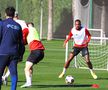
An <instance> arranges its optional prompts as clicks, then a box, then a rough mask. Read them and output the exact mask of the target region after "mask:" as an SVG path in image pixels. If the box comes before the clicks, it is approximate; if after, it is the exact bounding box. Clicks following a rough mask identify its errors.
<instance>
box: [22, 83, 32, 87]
mask: <svg viewBox="0 0 108 90" xmlns="http://www.w3.org/2000/svg"><path fill="white" fill-rule="evenodd" d="M28 87H31V84H29V83H25V84H24V85H22V86H21V88H28Z"/></svg>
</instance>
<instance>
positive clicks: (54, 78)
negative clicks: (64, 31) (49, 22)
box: [2, 40, 108, 90]
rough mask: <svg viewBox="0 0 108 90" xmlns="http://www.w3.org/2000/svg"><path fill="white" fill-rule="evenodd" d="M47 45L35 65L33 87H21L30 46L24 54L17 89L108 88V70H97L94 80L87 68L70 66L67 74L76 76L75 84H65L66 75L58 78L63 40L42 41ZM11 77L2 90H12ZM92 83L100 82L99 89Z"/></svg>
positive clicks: (85, 89)
mask: <svg viewBox="0 0 108 90" xmlns="http://www.w3.org/2000/svg"><path fill="white" fill-rule="evenodd" d="M42 42H43V44H44V45H45V48H46V50H45V57H44V59H43V60H42V61H41V62H40V63H38V64H37V65H35V66H34V72H33V78H32V84H33V86H32V87H31V88H20V86H21V85H22V84H24V83H25V75H24V66H25V61H26V58H27V56H28V54H29V50H28V48H26V52H25V55H24V60H23V61H22V62H20V63H19V64H18V78H19V79H18V86H17V90H108V72H107V71H96V74H97V75H98V80H94V79H93V78H92V76H91V75H90V73H89V70H87V69H78V68H77V69H76V68H72V67H70V68H69V69H68V70H67V73H66V75H72V76H73V77H74V78H75V82H74V84H73V85H71V86H69V85H66V84H65V77H63V78H62V79H59V78H58V75H59V74H60V72H61V71H62V68H63V65H64V58H65V49H64V48H63V41H62V40H52V41H46V40H43V41H42ZM10 84H11V82H10V77H9V78H8V85H7V86H4V85H3V86H2V90H10ZM92 84H98V85H99V86H100V87H99V88H98V89H95V88H92V87H91V86H92Z"/></svg>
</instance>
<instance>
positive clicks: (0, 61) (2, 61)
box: [0, 55, 9, 90]
mask: <svg viewBox="0 0 108 90" xmlns="http://www.w3.org/2000/svg"><path fill="white" fill-rule="evenodd" d="M8 58H9V57H8V55H0V90H1V84H2V75H3V72H4V69H5V67H6V66H7V63H8Z"/></svg>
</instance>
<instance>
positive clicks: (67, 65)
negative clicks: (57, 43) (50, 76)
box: [59, 47, 80, 78]
mask: <svg viewBox="0 0 108 90" xmlns="http://www.w3.org/2000/svg"><path fill="white" fill-rule="evenodd" d="M79 52H80V50H79V49H78V48H75V47H74V48H73V52H70V54H69V57H68V60H67V61H66V63H65V64H64V68H63V71H62V73H61V74H60V75H59V78H62V77H63V76H64V75H65V73H66V70H67V68H68V67H69V65H70V62H71V61H72V60H73V58H74V56H76V55H77V54H78V53H79Z"/></svg>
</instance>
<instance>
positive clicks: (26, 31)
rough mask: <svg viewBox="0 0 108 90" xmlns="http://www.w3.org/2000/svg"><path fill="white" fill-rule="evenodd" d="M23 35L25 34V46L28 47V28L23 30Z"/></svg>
mask: <svg viewBox="0 0 108 90" xmlns="http://www.w3.org/2000/svg"><path fill="white" fill-rule="evenodd" d="M22 33H23V43H24V45H26V44H27V35H28V33H29V30H28V28H25V29H23V30H22Z"/></svg>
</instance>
